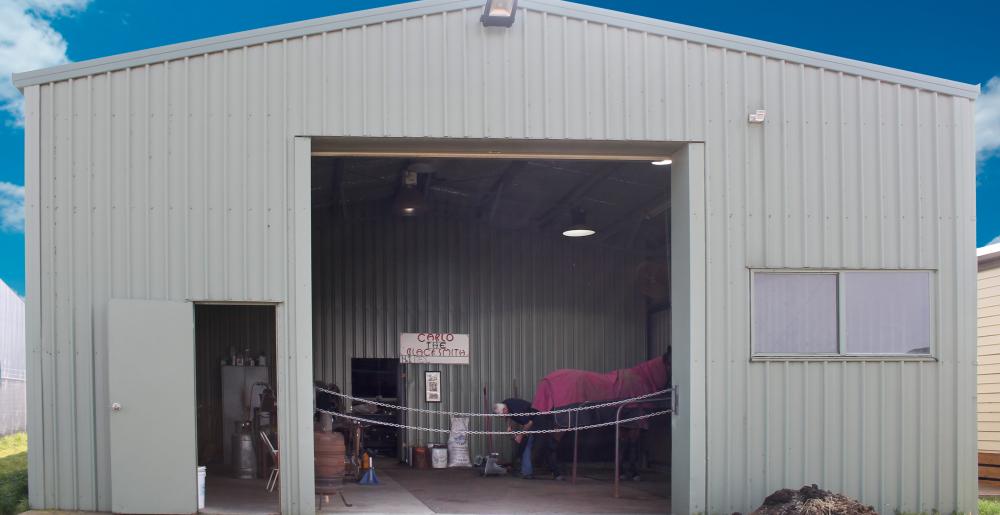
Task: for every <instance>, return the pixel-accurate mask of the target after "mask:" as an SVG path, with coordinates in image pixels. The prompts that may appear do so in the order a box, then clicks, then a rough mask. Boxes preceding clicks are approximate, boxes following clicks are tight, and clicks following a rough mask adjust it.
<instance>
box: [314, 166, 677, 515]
mask: <svg viewBox="0 0 1000 515" xmlns="http://www.w3.org/2000/svg"><path fill="white" fill-rule="evenodd" d="M562 157H564V158H558V156H534V157H533V156H528V155H519V156H516V157H514V158H501V157H500V156H495V157H493V158H489V159H484V158H480V157H474V156H466V157H461V158H457V157H441V156H419V157H407V156H375V155H369V156H346V155H345V156H341V155H338V156H320V157H314V158H313V163H312V208H313V209H312V217H313V218H312V227H313V235H312V252H313V255H312V263H313V265H312V271H313V274H312V276H313V310H314V320H313V342H314V343H313V345H314V348H313V351H314V352H313V363H314V372H315V376H314V377H315V380H316V382H317V383H318V384H321V385H323V386H324V387H325V388H328V389H334V390H337V391H341V392H343V393H345V394H348V395H352V396H353V397H366V395H357V394H355V393H354V392H353V389H354V385H355V384H356V383H355V381H354V377H353V375H354V373H355V372H356V371H357V370H358V368H357V367H356V365H357V363H358V362H357V361H356V360H359V359H360V360H399V357H400V335H401V334H403V333H415V334H421V333H448V334H457V335H467V336H468V340H469V344H468V352H469V360H468V363H461V364H447V363H403V364H400V365H398V366H399V367H400V374H399V383H398V390H399V391H398V392H397V394H396V396H395V398H391V399H389V398H386V399H381V400H383V401H386V402H384V403H385V404H389V405H399V406H404V407H409V408H417V409H423V410H430V411H442V412H444V411H450V412H474V413H483V412H488V411H490V410H491V409H492V406H493V405H494V404H495V403H497V402H501V401H503V400H505V399H509V398H524V399H526V400H527V401H532V400H533V398H534V396H535V393H536V387H537V385H538V381H539V380H540V379H541V378H543V377H545V376H546V375H547V374H549V373H551V372H554V371H555V370H557V369H564V368H570V369H582V370H589V371H593V372H611V371H613V370H618V369H624V368H628V367H632V366H635V365H637V364H639V363H642V362H645V361H647V360H653V359H656V358H658V357H662V356H663V355H664V354H665V353H667V352H668V350H669V348H670V318H671V315H670V313H671V311H670V307H671V306H670V298H669V297H670V296H669V292H670V267H669V262H670V243H669V242H670V234H669V227H670V219H669V217H670V175H669V174H670V165H669V163H660V164H653V163H652V160H651V159H630V160H621V159H610V158H603V159H566V158H565V157H566V156H562ZM661 157H665V156H661ZM657 161H660V159H657ZM589 230H593V231H594V234H591V235H586V236H579V237H572V235H574V234H585V233H586V232H587V231H589ZM564 233H566V234H564ZM411 361H412V360H411ZM416 361H420V360H416ZM396 363H397V364H398V361H396ZM428 374H431V375H430V377H431V378H437V383H436V384H437V387H436V388H438V390H437V391H436V393H435V394H434V395H431V392H429V391H428V388H429V387H428V386H427V385H428V384H431V383H429V382H428V381H429V379H428V377H429V376H428ZM331 400H332V399H329V398H327V397H326V396H317V403H318V404H319V403H321V402H326V401H331ZM336 401H337V402H330V404H329V406H335V409H337V410H340V411H342V412H346V413H358V412H361V411H370V413H368V414H366V416H373V415H374V416H381V417H382V418H384V419H385V420H386V421H391V422H394V423H399V424H402V425H404V426H407V427H406V428H404V429H401V430H399V431H398V443H397V445H396V451H397V456H396V457H389V456H387V455H388V454H389V453H385V452H380V451H379V450H377V449H369V448H368V447H367V446H364V445H362V447H363V449H361V450H360V452H359V453H358V454H361V452H363V451H368V450H370V451H372V453H373V454H376V455H377V456H379V457H383V456H384V457H383V459H381V460H379V459H376V460H375V463H376V470H377V474H378V477H379V479H380V480H382V483H381V484H380V485H379V486H378V487H375V488H370V489H365V488H355V487H352V486H351V485H350V484H347V485H346V486H343V487H342V488H341V490H342V491H344V492H345V493H346V500H340V499H336V498H335V499H333V500H332V501H331V503H332V504H328V505H325V506H321V509H322V510H323V511H327V510H329V511H365V510H370V509H383V510H385V511H396V512H424V513H433V512H439V513H449V512H523V513H529V512H553V513H558V512H566V513H568V512H573V513H586V512H602V513H615V512H618V513H657V512H667V511H669V498H670V472H669V471H670V459H671V457H670V447H671V445H670V438H671V437H670V431H669V427H670V421H669V419H668V417H667V416H661V417H658V418H651V419H648V420H643V421H642V423H641V424H637V425H636V426H634V427H635V429H636V431H635V433H634V434H635V437H633V438H632V439H630V440H629V441H628V442H627V445H624V446H623V447H624V448H623V449H622V452H621V453H619V457H620V459H621V460H622V461H623V462H624V463H623V464H622V467H621V470H620V473H621V474H622V476H623V479H624V480H625V481H621V486H620V490H619V492H620V495H619V497H618V498H615V497H614V496H613V491H614V486H613V481H614V466H613V463H614V459H615V453H614V447H615V431H614V427H605V428H600V429H592V430H587V431H581V432H580V434H579V440H578V444H577V445H576V453H575V454H576V456H577V461H578V467H577V470H576V482H575V484H571V483H572V482H571V481H569V478H570V476H571V474H572V470H571V468H572V463H573V456H574V445H573V441H574V438H572V437H568V438H562V439H561V440H560V441H559V442H558V443H557V449H556V452H557V456H558V460H557V461H558V463H559V466H560V467H561V472H562V475H563V476H565V479H567V480H566V481H554V480H551V479H536V480H530V481H529V480H525V479H520V478H516V477H514V476H513V475H510V474H508V475H505V476H500V477H485V478H483V477H480V475H479V474H478V469H477V468H472V469H469V468H457V467H452V468H445V469H440V470H438V469H430V470H426V469H422V468H419V467H417V465H419V463H418V460H417V459H415V458H414V456H415V455H416V454H417V449H428V448H429V447H430V448H433V447H434V446H435V445H445V444H446V443H447V439H448V435H447V434H440V433H432V432H427V431H422V430H418V429H413V428H448V427H449V426H450V424H451V419H450V417H448V416H445V415H440V414H435V413H429V412H410V413H409V414H407V413H406V412H401V411H399V410H395V409H393V408H390V407H385V406H380V407H375V408H361V405H362V404H363V403H358V402H352V401H351V400H348V399H345V398H337V399H336ZM355 406H357V408H356V407H355ZM471 424H472V426H471V429H495V430H500V429H503V428H504V427H506V421H505V420H503V419H490V421H487V422H483V421H480V419H474V420H472V421H471ZM351 427H352V426H351V423H350V421H346V420H341V419H337V418H336V417H332V420H327V421H320V420H319V419H317V429H318V430H319V431H333V432H334V433H337V434H339V435H343V436H342V437H340V438H342V439H343V440H342V442H343V445H344V448H345V453H346V454H348V455H350V454H351V452H352V451H351V446H352V443H353V442H352V440H353V439H354V433H355V432H354V431H353V430H352V429H351ZM570 434H571V433H570ZM317 441H319V440H317ZM468 446H469V454H470V456H471V457H472V458H475V457H476V456H486V455H488V454H489V453H490V452H491V451H494V452H498V453H499V454H500V457H501V461H502V462H505V463H510V462H514V461H516V460H517V459H518V458H519V457H518V456H515V454H516V453H515V449H516V448H517V445H516V443H515V442H512V441H510V438H509V437H500V436H494V437H489V436H478V435H477V436H473V437H470V438H469V442H468ZM426 452H430V453H432V452H433V451H432V450H429V451H426ZM539 468H542V467H539ZM317 470H319V469H318V468H317ZM514 470H516V468H515V469H514ZM344 472H345V473H349V472H350V467H349V466H348V467H345V469H344ZM535 476H536V477H542V476H543V474H535ZM317 481H318V482H319V481H320V478H317ZM498 492H506V493H504V494H503V495H498ZM347 503H351V504H352V505H353V506H350V507H348V506H346V504H347Z"/></svg>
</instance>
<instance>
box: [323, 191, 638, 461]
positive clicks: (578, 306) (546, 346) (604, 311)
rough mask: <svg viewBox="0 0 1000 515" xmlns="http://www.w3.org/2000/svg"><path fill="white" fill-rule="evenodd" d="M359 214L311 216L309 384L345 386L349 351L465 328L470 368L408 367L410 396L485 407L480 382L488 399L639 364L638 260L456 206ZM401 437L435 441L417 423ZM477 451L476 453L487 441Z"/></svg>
mask: <svg viewBox="0 0 1000 515" xmlns="http://www.w3.org/2000/svg"><path fill="white" fill-rule="evenodd" d="M360 211H361V212H360V213H358V212H352V213H351V218H349V219H348V221H344V220H343V218H342V217H341V216H340V215H339V213H340V211H339V209H337V210H335V211H331V210H330V209H317V210H316V211H315V212H314V223H313V226H314V228H315V229H314V233H313V242H314V246H313V263H314V266H313V277H314V288H313V307H314V311H313V312H314V316H313V355H314V361H313V364H314V368H315V376H316V379H317V380H320V381H323V382H326V383H330V382H332V383H335V384H337V385H338V386H339V387H340V388H341V389H342V390H343V391H344V392H347V393H350V392H351V358H355V357H357V358H397V357H398V356H399V334H400V333H404V332H454V333H461V334H469V335H470V364H469V365H416V364H412V365H406V366H405V367H404V370H405V374H406V382H405V390H404V392H405V394H404V395H405V402H406V405H408V406H412V407H419V408H425V409H434V410H440V411H462V412H482V411H483V410H484V409H486V408H485V407H484V399H483V386H484V385H488V390H489V397H488V399H487V402H488V405H489V406H492V404H493V403H494V402H499V401H501V400H503V399H504V398H507V397H511V396H514V395H515V390H516V391H517V394H518V396H520V397H522V398H525V399H528V400H531V399H532V398H533V397H534V393H535V386H536V384H537V382H538V381H539V380H540V379H541V378H542V377H543V376H544V375H546V374H548V373H549V372H552V371H554V370H557V369H560V368H581V369H586V370H595V371H611V370H615V369H618V368H623V367H627V366H632V365H634V364H636V363H638V362H640V361H643V360H645V359H646V334H647V330H646V301H645V298H644V297H643V296H642V295H641V294H640V293H639V291H638V289H637V286H636V277H635V272H636V268H637V266H638V264H639V262H640V257H639V256H638V255H635V254H629V253H625V252H623V251H619V250H613V249H608V248H605V247H599V246H594V245H592V244H587V243H582V242H575V241H569V240H567V239H565V238H562V237H559V236H558V235H551V234H546V235H542V234H538V233H537V232H534V231H531V230H527V231H513V230H510V229H499V228H495V227H493V226H490V225H489V224H488V223H486V222H485V221H482V220H477V219H476V218H475V216H474V215H468V214H466V215H464V216H463V214H462V213H440V214H431V215H429V216H427V217H423V218H417V219H400V218H396V217H393V216H392V215H391V213H390V212H389V211H388V207H384V208H383V209H381V210H378V209H372V210H360ZM425 370H440V371H441V372H442V385H443V390H444V400H443V402H441V403H426V402H424V397H423V391H424V387H423V372H424V371H425ZM406 423H408V424H411V425H416V426H423V427H439V428H448V427H449V419H448V418H447V417H445V416H439V415H433V414H431V415H427V414H419V415H418V414H412V415H410V416H409V417H408V418H407V419H406ZM498 424H500V422H495V424H494V425H495V426H496V427H499V426H498ZM477 427H478V426H477ZM480 428H481V427H480ZM407 440H408V443H410V444H411V445H416V444H426V443H429V442H435V441H438V442H443V441H444V440H443V437H442V435H440V434H434V435H429V434H426V433H422V434H418V433H416V432H410V433H409V434H408V435H407ZM500 440H503V439H497V441H498V442H499V441H500ZM472 446H473V447H472V449H473V453H474V454H475V453H478V454H483V453H485V449H486V447H485V440H484V439H483V438H473V439H472Z"/></svg>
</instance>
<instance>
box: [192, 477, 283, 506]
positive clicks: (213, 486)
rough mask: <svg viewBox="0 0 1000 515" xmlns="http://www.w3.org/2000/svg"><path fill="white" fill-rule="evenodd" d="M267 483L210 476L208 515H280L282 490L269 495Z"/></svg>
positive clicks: (206, 485) (258, 480)
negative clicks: (280, 493) (280, 494)
mask: <svg viewBox="0 0 1000 515" xmlns="http://www.w3.org/2000/svg"><path fill="white" fill-rule="evenodd" d="M266 483H267V481H266V480H264V479H234V478H231V477H227V476H216V475H211V474H209V475H208V477H206V478H205V509H203V510H199V511H198V512H199V513H203V514H208V515H237V514H247V515H249V514H255V515H271V514H274V515H277V514H278V512H279V511H280V508H279V506H278V502H279V501H278V489H277V488H275V489H274V491H273V492H268V491H267V489H265V488H264V486H265V484H266Z"/></svg>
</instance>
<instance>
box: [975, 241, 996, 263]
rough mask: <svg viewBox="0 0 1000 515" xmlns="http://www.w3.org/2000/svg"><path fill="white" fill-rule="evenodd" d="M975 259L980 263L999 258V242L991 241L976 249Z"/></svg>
mask: <svg viewBox="0 0 1000 515" xmlns="http://www.w3.org/2000/svg"><path fill="white" fill-rule="evenodd" d="M976 259H977V260H978V261H979V263H980V264H982V263H983V262H985V261H990V260H993V259H1000V243H991V244H989V245H984V246H982V247H979V248H978V249H976Z"/></svg>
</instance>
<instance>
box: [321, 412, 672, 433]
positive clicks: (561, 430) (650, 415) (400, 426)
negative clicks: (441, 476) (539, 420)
mask: <svg viewBox="0 0 1000 515" xmlns="http://www.w3.org/2000/svg"><path fill="white" fill-rule="evenodd" d="M316 411H319V412H320V413H327V414H329V415H332V416H334V417H340V418H346V419H348V420H354V421H356V422H365V423H368V424H377V425H381V426H389V427H395V428H398V429H415V430H417V431H428V432H432V433H450V432H451V429H440V428H437V427H420V426H408V425H406V424H397V423H395V422H386V421H383V420H372V419H368V418H364V417H356V416H354V415H348V414H346V413H337V412H335V411H327V410H324V409H319V408H316ZM435 413H444V412H435ZM669 413H670V410H669V409H666V410H662V411H656V412H653V413H647V414H645V415H639V416H635V417H629V418H623V419H621V420H612V421H610V422H602V423H600V424H591V425H587V426H578V427H565V428H556V429H529V430H523V429H522V430H516V431H480V430H474V429H470V430H468V431H463V432H464V433H465V434H469V435H538V434H548V433H565V432H567V431H581V430H585V429H595V428H598V427H607V426H613V425H615V424H623V423H627V422H635V421H637V420H643V419H647V418H653V417H658V416H660V415H667V414H669ZM504 416H510V415H504Z"/></svg>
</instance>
